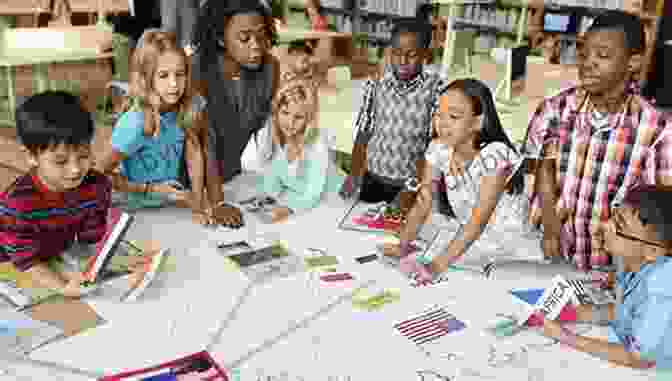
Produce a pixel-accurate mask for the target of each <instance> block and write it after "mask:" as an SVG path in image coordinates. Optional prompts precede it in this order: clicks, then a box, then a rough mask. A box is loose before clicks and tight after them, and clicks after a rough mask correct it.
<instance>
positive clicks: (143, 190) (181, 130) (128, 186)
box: [101, 31, 209, 223]
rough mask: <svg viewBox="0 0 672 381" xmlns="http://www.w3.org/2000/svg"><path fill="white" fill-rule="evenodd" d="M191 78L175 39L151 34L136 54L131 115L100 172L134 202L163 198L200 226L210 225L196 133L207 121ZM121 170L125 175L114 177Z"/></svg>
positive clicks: (123, 122) (128, 110)
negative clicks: (178, 205)
mask: <svg viewBox="0 0 672 381" xmlns="http://www.w3.org/2000/svg"><path fill="white" fill-rule="evenodd" d="M190 78H191V76H190V64H189V60H188V59H187V56H186V54H185V52H184V50H183V49H181V48H179V47H178V45H177V43H176V39H175V34H174V33H164V32H156V31H153V32H146V33H145V35H143V44H142V46H139V47H138V49H137V50H136V51H135V52H134V54H133V58H132V68H131V86H130V91H129V98H128V100H127V104H126V106H125V109H126V111H125V112H124V113H123V114H122V115H121V117H120V118H119V120H118V121H117V124H116V125H115V127H114V131H113V132H112V139H111V143H112V149H111V150H110V151H109V153H108V154H107V155H106V156H105V157H104V159H103V161H102V163H101V167H102V171H103V172H104V173H105V174H107V175H108V176H110V177H111V178H112V183H113V187H114V189H115V190H117V191H121V192H128V193H130V194H132V195H135V196H134V197H132V198H131V200H133V199H139V200H142V199H143V197H138V196H139V195H142V194H144V195H145V196H147V195H149V194H153V195H159V196H160V198H161V199H165V200H172V201H177V202H180V203H182V204H186V205H188V206H189V207H191V209H192V210H193V216H194V219H195V221H197V222H199V223H207V222H208V215H207V214H206V210H208V209H209V208H208V207H207V204H206V201H205V199H204V197H203V194H204V176H205V174H204V172H205V162H204V155H203V149H202V145H201V143H200V141H199V138H198V136H199V134H198V133H197V130H198V129H199V128H202V126H203V119H204V117H205V116H204V115H203V112H201V111H199V110H198V109H197V106H195V105H196V103H197V102H196V101H197V99H194V98H193V97H192V93H191V87H190ZM201 103H202V102H201ZM203 128H204V127H203ZM119 164H121V173H117V172H115V169H116V168H117V167H118V166H119Z"/></svg>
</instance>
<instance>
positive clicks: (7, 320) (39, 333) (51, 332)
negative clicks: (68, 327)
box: [0, 310, 64, 355]
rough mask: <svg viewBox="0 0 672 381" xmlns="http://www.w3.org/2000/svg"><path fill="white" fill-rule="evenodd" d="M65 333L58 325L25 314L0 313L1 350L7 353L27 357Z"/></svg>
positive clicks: (13, 312) (9, 311)
mask: <svg viewBox="0 0 672 381" xmlns="http://www.w3.org/2000/svg"><path fill="white" fill-rule="evenodd" d="M63 333H64V332H63V330H62V329H60V328H58V327H57V326H56V325H53V324H49V323H46V322H42V321H39V320H36V319H33V318H32V317H30V316H29V315H27V314H26V313H24V312H19V311H11V310H2V311H0V348H2V350H4V351H6V352H10V353H13V354H20V355H27V354H29V353H30V352H32V351H34V350H35V349H37V348H39V347H41V346H42V345H44V344H47V343H49V342H52V341H53V340H55V339H57V338H59V337H62V336H63Z"/></svg>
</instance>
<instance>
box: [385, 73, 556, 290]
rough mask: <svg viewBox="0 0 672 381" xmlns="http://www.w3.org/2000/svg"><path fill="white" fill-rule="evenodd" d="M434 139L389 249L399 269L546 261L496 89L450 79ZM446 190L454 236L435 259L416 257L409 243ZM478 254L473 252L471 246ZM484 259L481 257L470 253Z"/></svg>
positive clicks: (432, 270)
mask: <svg viewBox="0 0 672 381" xmlns="http://www.w3.org/2000/svg"><path fill="white" fill-rule="evenodd" d="M433 132H434V138H433V140H432V142H431V143H430V145H429V147H428V148H427V152H426V154H425V157H426V160H427V165H426V167H425V170H424V171H425V173H424V175H423V176H422V180H421V181H422V182H421V187H420V190H419V192H418V197H417V199H416V202H415V205H414V206H413V208H412V209H411V211H410V212H409V215H408V220H407V223H406V225H405V226H404V227H403V228H402V231H401V234H400V238H401V242H400V244H398V245H390V244H387V245H385V249H384V252H385V254H386V255H390V256H401V257H402V259H401V262H400V264H401V269H402V271H404V272H406V273H409V275H415V276H417V277H418V279H417V280H418V281H420V282H428V281H431V280H432V279H433V278H434V274H440V273H442V272H444V271H446V270H447V269H448V267H449V266H450V265H453V264H455V263H457V262H461V261H464V260H465V259H467V260H468V262H470V263H471V262H476V263H479V265H486V264H487V263H489V262H492V261H493V260H494V257H508V258H512V257H513V258H514V259H521V258H523V257H524V258H525V259H530V258H531V259H533V260H542V259H543V253H542V251H541V246H540V240H539V239H538V238H537V237H536V236H534V235H533V234H532V233H531V232H530V231H528V229H525V227H526V226H527V225H526V224H525V223H524V222H523V221H525V220H526V219H525V216H526V215H527V214H526V213H525V212H526V209H525V206H526V205H527V198H526V196H525V194H524V193H523V191H524V178H523V170H521V163H522V159H521V157H520V156H519V155H518V153H517V152H516V149H515V148H514V146H513V144H512V143H511V141H510V140H509V138H508V137H507V135H506V133H505V132H504V130H503V129H502V126H501V123H500V121H499V117H498V116H497V111H496V109H495V104H494V101H493V99H492V94H491V92H490V90H489V89H488V87H487V86H486V85H485V84H483V83H482V82H480V81H478V80H475V79H461V80H456V81H454V82H452V83H451V84H450V85H449V86H448V88H447V91H446V93H445V94H444V95H443V96H442V97H441V100H440V108H439V112H438V114H437V115H435V116H434V121H433ZM440 176H444V178H445V184H446V187H445V188H446V195H447V196H448V199H449V201H450V204H451V207H452V209H453V212H454V214H455V216H456V219H457V222H458V223H459V229H458V231H457V233H456V235H455V236H454V237H453V238H452V239H451V240H450V243H449V244H448V246H447V247H445V248H444V249H441V251H440V253H439V254H438V255H436V256H435V257H434V258H433V259H432V260H431V263H426V262H428V260H426V259H425V258H424V257H416V256H415V255H411V252H412V248H411V244H410V243H411V242H412V241H413V239H414V238H415V237H416V235H417V232H418V230H419V229H420V227H421V226H422V224H423V223H424V222H425V221H426V220H427V218H429V216H430V213H431V211H432V197H433V196H432V194H433V193H434V194H437V193H438V192H440V190H439V186H438V182H439V181H440V180H439V179H440ZM474 244H475V245H476V249H477V250H476V251H477V253H475V252H473V251H472V252H471V253H470V252H469V250H470V248H471V247H472V245H474ZM467 255H468V256H469V258H464V257H465V256H467ZM474 256H479V257H482V258H473V257H474Z"/></svg>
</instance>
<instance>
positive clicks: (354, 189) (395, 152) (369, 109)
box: [340, 19, 448, 203]
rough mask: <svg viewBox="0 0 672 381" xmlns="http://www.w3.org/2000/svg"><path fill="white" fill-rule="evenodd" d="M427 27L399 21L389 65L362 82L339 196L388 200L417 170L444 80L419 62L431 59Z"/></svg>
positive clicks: (443, 88) (377, 200)
mask: <svg viewBox="0 0 672 381" xmlns="http://www.w3.org/2000/svg"><path fill="white" fill-rule="evenodd" d="M431 37H432V29H431V26H430V25H429V24H427V23H425V22H422V21H419V20H417V19H406V20H402V21H399V22H398V23H397V24H396V25H395V27H394V28H393V29H392V46H391V47H390V48H388V49H389V50H388V54H389V58H390V62H391V65H389V66H386V67H385V70H384V73H383V74H382V78H379V79H368V80H367V81H366V82H365V84H364V96H363V102H362V106H361V108H360V110H359V112H358V115H357V117H356V120H355V130H356V131H357V135H356V139H355V145H354V148H353V151H352V171H351V174H350V176H348V178H347V179H346V181H345V183H344V184H343V187H342V188H341V192H340V194H341V196H342V197H343V198H346V199H348V198H352V197H356V196H357V195H359V199H360V200H361V201H364V202H371V203H377V202H381V201H386V202H391V201H392V200H394V198H395V197H396V196H397V194H398V193H399V192H400V191H401V190H402V188H403V186H404V183H405V182H406V180H408V179H409V178H412V177H415V176H416V174H417V173H418V172H419V170H421V165H422V163H423V157H424V156H423V155H424V153H425V150H426V149H427V145H428V144H429V142H430V140H431V120H432V114H433V112H434V110H435V109H436V108H437V107H438V99H439V97H440V96H441V95H442V94H443V92H445V89H446V87H447V85H448V84H447V82H446V81H445V80H443V79H442V78H441V77H440V76H439V74H438V71H434V70H432V71H429V70H427V68H425V67H424V66H423V64H424V63H426V62H427V61H428V60H430V59H431V57H432V54H431V51H430V49H429V44H430V42H431Z"/></svg>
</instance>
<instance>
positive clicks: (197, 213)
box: [191, 210, 214, 226]
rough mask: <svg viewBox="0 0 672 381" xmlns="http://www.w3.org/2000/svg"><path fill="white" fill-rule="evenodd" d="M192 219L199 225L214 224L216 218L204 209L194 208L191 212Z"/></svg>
mask: <svg viewBox="0 0 672 381" xmlns="http://www.w3.org/2000/svg"><path fill="white" fill-rule="evenodd" d="M191 219H192V221H194V223H195V224H197V225H202V226H210V225H214V219H213V218H212V216H210V215H208V213H207V212H204V211H202V210H194V211H192V213H191Z"/></svg>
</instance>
